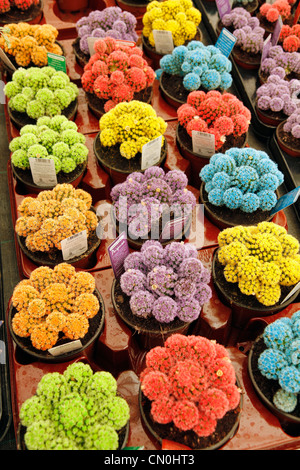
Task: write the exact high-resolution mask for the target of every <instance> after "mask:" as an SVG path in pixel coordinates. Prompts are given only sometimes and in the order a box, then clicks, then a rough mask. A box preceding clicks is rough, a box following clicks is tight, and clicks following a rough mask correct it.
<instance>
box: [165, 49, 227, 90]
mask: <svg viewBox="0 0 300 470" xmlns="http://www.w3.org/2000/svg"><path fill="white" fill-rule="evenodd" d="M231 69H232V64H231V62H230V60H229V59H227V57H226V56H224V54H222V52H221V51H220V50H219V49H218V48H217V47H215V46H205V45H204V44H203V43H202V42H201V41H191V42H189V43H188V44H187V46H177V47H175V48H174V49H173V51H172V53H171V54H166V55H164V56H163V57H162V58H161V59H160V70H159V73H160V72H161V71H162V72H165V73H167V74H169V75H179V76H180V77H182V84H183V86H184V88H185V89H186V90H188V91H194V90H198V89H199V88H200V87H201V88H204V89H205V90H215V89H217V88H219V89H221V90H227V88H229V87H230V86H231V85H232V76H231V74H230V72H231Z"/></svg>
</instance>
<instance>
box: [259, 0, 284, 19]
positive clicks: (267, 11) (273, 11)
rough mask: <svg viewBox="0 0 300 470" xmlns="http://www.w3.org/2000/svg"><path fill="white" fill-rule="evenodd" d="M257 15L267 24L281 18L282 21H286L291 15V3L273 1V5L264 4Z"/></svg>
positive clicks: (280, 0)
mask: <svg viewBox="0 0 300 470" xmlns="http://www.w3.org/2000/svg"><path fill="white" fill-rule="evenodd" d="M259 13H260V14H261V16H262V17H263V18H264V19H266V20H267V21H268V22H269V23H275V21H277V20H278V18H279V16H281V18H282V20H283V21H284V20H287V19H288V18H289V16H290V14H291V3H290V2H289V1H288V0H275V2H274V3H272V4H271V3H264V4H263V5H261V7H260V8H259Z"/></svg>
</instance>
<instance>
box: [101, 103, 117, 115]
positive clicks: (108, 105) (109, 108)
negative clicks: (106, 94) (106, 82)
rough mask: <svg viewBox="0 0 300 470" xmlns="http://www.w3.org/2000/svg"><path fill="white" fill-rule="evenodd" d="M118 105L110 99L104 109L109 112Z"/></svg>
mask: <svg viewBox="0 0 300 470" xmlns="http://www.w3.org/2000/svg"><path fill="white" fill-rule="evenodd" d="M115 106H116V103H115V102H114V101H113V100H108V101H106V102H105V104H104V111H105V112H106V113H108V111H110V110H111V109H112V108H114V107H115Z"/></svg>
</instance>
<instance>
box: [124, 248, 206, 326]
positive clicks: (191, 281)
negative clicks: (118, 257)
mask: <svg viewBox="0 0 300 470" xmlns="http://www.w3.org/2000/svg"><path fill="white" fill-rule="evenodd" d="M124 267H125V272H124V273H123V274H122V275H121V278H120V285H121V289H122V291H123V292H124V293H125V294H126V295H127V296H128V297H130V308H131V311H132V313H133V314H134V315H136V316H138V317H140V318H147V317H152V318H154V319H155V320H157V321H158V322H159V323H161V324H164V323H165V324H166V323H170V322H172V321H173V320H174V319H175V318H179V319H180V320H181V321H183V322H185V323H190V322H192V321H194V320H196V319H197V318H198V317H199V315H200V313H201V308H202V306H203V304H204V303H206V302H208V301H209V299H210V297H211V288H210V287H209V285H208V282H209V280H210V274H209V271H208V270H207V268H205V267H204V266H203V264H202V263H201V261H200V260H199V259H198V258H197V250H196V249H195V248H194V247H193V245H190V244H185V243H183V242H171V243H170V244H168V245H167V246H166V247H165V248H163V246H162V245H161V244H160V242H158V241H157V240H149V241H146V242H145V243H144V244H143V246H142V248H141V251H140V253H133V254H129V255H128V256H127V258H126V259H125V262H124Z"/></svg>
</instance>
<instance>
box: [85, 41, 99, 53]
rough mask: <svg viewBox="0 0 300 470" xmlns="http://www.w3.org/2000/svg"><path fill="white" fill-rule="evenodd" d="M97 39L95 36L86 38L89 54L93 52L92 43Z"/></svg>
mask: <svg viewBox="0 0 300 470" xmlns="http://www.w3.org/2000/svg"><path fill="white" fill-rule="evenodd" d="M97 39H99V38H95V37H89V38H87V43H88V47H89V51H90V56H92V55H94V54H95V49H94V44H95V42H96V41H97Z"/></svg>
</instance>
